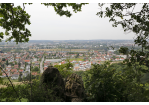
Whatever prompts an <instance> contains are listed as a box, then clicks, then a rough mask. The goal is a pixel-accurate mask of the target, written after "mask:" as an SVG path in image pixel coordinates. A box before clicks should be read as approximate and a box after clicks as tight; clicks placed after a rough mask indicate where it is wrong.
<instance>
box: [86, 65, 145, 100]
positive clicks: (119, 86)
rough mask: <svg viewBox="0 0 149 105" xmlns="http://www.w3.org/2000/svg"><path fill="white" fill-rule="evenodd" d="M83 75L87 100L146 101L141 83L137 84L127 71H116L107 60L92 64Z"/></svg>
mask: <svg viewBox="0 0 149 105" xmlns="http://www.w3.org/2000/svg"><path fill="white" fill-rule="evenodd" d="M93 66H94V67H93V68H92V69H90V70H89V71H87V72H86V73H85V76H84V83H85V89H86V92H87V96H88V97H87V98H88V101H93V102H132V101H135V102H138V101H139V102H140V101H141V102H142V101H148V97H147V96H146V95H145V92H146V90H145V89H144V86H143V84H141V85H140V84H139V83H137V82H136V81H135V79H134V78H132V77H131V75H130V73H128V72H127V71H129V70H131V69H132V68H129V69H128V68H127V67H125V68H123V70H124V71H125V72H116V69H113V67H111V66H110V65H109V63H108V62H106V63H104V64H103V65H93Z"/></svg>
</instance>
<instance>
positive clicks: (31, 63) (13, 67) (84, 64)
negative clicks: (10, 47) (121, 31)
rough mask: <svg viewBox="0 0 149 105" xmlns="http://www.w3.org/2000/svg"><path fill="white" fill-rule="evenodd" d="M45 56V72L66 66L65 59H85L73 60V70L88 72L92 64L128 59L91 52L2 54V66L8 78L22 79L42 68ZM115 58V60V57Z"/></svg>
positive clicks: (111, 52) (3, 75)
mask: <svg viewBox="0 0 149 105" xmlns="http://www.w3.org/2000/svg"><path fill="white" fill-rule="evenodd" d="M44 55H46V56H45V58H46V59H45V61H44V62H43V70H46V69H47V68H48V66H49V65H51V64H52V65H53V66H54V65H61V64H65V63H66V61H65V58H76V56H77V58H85V59H83V60H82V61H81V60H79V61H76V60H73V61H71V63H73V65H74V67H73V70H75V71H77V70H88V69H90V68H91V65H92V64H101V62H102V61H106V60H112V61H122V60H124V59H125V58H126V56H125V55H115V54H114V53H113V51H108V52H107V53H103V52H99V51H90V52H84V53H78V54H76V53H74V54H72V53H71V54H69V53H67V52H39V51H38V52H35V53H32V52H22V53H13V52H7V53H0V66H1V67H2V68H3V70H4V71H5V73H6V74H7V76H8V77H11V78H12V79H18V77H19V75H20V73H21V74H22V77H23V76H24V77H26V76H27V75H28V74H29V73H30V67H32V68H34V67H38V68H40V63H41V59H42V58H43V56H44ZM48 56H52V57H53V59H52V60H48V59H47V57H48ZM113 56H115V58H114V57H113ZM54 57H60V58H61V59H54ZM5 73H4V72H2V77H6V74H5ZM32 75H38V73H37V72H32Z"/></svg>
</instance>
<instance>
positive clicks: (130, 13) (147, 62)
mask: <svg viewBox="0 0 149 105" xmlns="http://www.w3.org/2000/svg"><path fill="white" fill-rule="evenodd" d="M104 5H105V4H103V3H102V4H99V6H100V7H101V11H100V12H98V13H97V15H99V17H101V18H102V17H103V16H104V17H108V18H110V19H109V21H110V22H111V21H112V22H113V24H112V26H113V27H117V26H118V25H121V26H122V28H123V29H124V32H134V33H135V34H136V35H137V37H136V39H134V42H135V44H137V45H138V46H141V51H138V50H135V49H134V46H132V48H131V49H128V48H126V47H121V48H120V49H119V52H120V53H123V54H127V59H125V60H124V63H126V64H127V65H128V66H129V67H134V68H135V74H136V75H137V76H135V77H137V78H138V79H137V80H138V81H140V78H141V77H140V76H139V75H140V74H141V73H142V72H143V73H147V72H149V53H148V48H149V43H148V38H149V37H148V36H149V4H148V3H143V4H137V3H111V4H110V6H109V7H106V10H105V11H103V10H102V7H103V6H104ZM137 5H140V6H141V8H140V10H139V11H137V12H134V9H135V8H136V6H137ZM125 11H126V12H125ZM116 18H117V19H116ZM118 18H119V19H118ZM128 55H130V57H128ZM138 64H139V65H138ZM142 66H145V67H147V68H148V69H145V68H143V67H142Z"/></svg>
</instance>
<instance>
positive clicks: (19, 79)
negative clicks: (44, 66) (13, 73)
mask: <svg viewBox="0 0 149 105" xmlns="http://www.w3.org/2000/svg"><path fill="white" fill-rule="evenodd" d="M21 76H22V73H19V78H18V81H19V82H21V81H22V77H21Z"/></svg>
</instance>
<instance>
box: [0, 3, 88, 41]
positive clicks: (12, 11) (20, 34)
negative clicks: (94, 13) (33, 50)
mask: <svg viewBox="0 0 149 105" xmlns="http://www.w3.org/2000/svg"><path fill="white" fill-rule="evenodd" d="M26 4H27V3H23V8H21V6H17V7H15V6H14V3H0V26H1V27H2V28H3V29H5V35H6V36H9V37H8V38H7V40H6V41H11V40H12V39H14V42H16V43H18V42H28V41H29V37H30V36H31V32H30V30H29V29H27V28H26V27H25V25H27V24H28V25H30V24H31V22H30V15H29V14H28V13H26V11H25V5H26ZM28 4H29V5H30V4H32V3H28ZM41 4H42V5H45V6H47V7H48V6H53V7H54V10H55V12H56V13H57V14H58V15H60V16H63V15H65V16H66V17H71V16H72V14H71V13H70V11H68V10H63V8H66V7H68V6H71V7H72V9H73V11H74V12H75V13H77V12H79V11H81V7H82V5H85V4H87V3H81V4H76V3H41ZM11 31H12V32H11ZM0 38H1V39H0V41H1V40H2V39H3V38H4V33H3V32H0Z"/></svg>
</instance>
